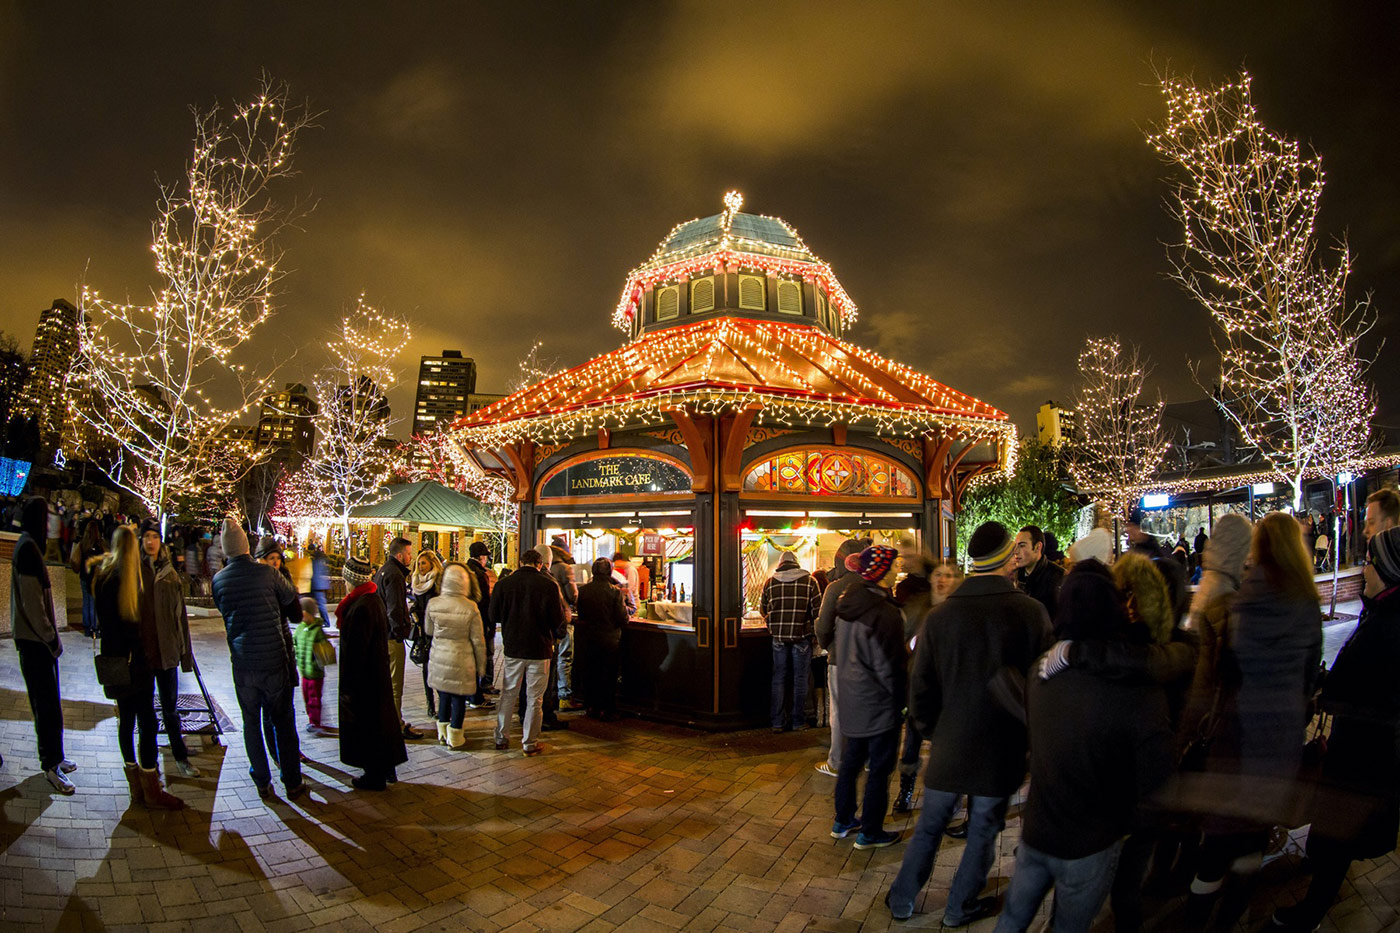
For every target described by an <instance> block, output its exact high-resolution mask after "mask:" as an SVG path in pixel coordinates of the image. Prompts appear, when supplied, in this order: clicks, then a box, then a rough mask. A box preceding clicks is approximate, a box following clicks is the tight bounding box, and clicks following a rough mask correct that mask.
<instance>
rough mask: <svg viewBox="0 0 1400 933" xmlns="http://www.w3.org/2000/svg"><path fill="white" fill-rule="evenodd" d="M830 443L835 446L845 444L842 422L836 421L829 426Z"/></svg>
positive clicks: (843, 445) (844, 426)
mask: <svg viewBox="0 0 1400 933" xmlns="http://www.w3.org/2000/svg"><path fill="white" fill-rule="evenodd" d="M831 443H832V444H834V445H836V446H837V447H845V446H846V425H845V423H844V422H837V423H836V424H833V425H832V426H831Z"/></svg>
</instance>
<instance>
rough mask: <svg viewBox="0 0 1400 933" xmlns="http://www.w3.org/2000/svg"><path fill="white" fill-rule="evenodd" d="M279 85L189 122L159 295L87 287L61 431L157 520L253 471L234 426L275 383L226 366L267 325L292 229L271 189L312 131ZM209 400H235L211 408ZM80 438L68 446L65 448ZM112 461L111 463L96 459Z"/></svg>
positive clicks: (159, 265)
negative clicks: (107, 293) (281, 235)
mask: <svg viewBox="0 0 1400 933" xmlns="http://www.w3.org/2000/svg"><path fill="white" fill-rule="evenodd" d="M310 119H311V118H310V116H309V115H308V114H307V113H306V112H305V110H304V109H302V108H299V107H293V106H289V104H288V100H287V89H286V87H285V86H283V85H275V84H271V83H269V82H266V81H265V82H264V84H263V87H262V89H261V91H260V93H259V94H258V96H257V97H256V98H255V99H254V100H252V101H251V102H250V103H248V104H246V105H244V106H241V107H239V108H237V109H236V110H235V111H234V112H233V113H232V114H231V115H230V116H229V117H228V118H227V119H223V118H221V116H220V114H219V112H218V110H217V109H213V110H209V111H205V112H201V113H197V114H196V116H195V142H194V155H193V158H192V159H191V160H190V162H189V165H188V169H187V177H186V183H185V185H184V186H182V187H178V188H177V187H175V186H164V187H162V189H161V193H160V198H159V200H158V204H157V210H158V213H157V218H156V222H155V224H154V241H153V244H152V252H153V253H154V254H155V257H156V258H155V263H156V271H157V273H158V275H159V277H160V280H161V283H162V284H161V285H160V286H159V287H158V288H156V289H155V290H154V294H153V301H152V303H151V304H149V305H138V304H128V303H122V302H113V301H109V300H107V299H105V298H103V297H102V296H101V295H100V294H99V293H98V291H97V290H96V289H93V288H89V287H87V286H84V287H83V289H82V292H81V296H80V301H79V322H78V352H77V355H76V358H75V361H74V366H73V370H72V372H71V374H70V383H69V385H70V387H71V391H69V392H68V394H67V405H68V415H69V424H70V425H71V427H72V428H73V429H74V430H75V432H76V433H77V434H78V435H79V437H81V435H83V434H88V435H90V436H91V437H92V438H93V440H94V441H95V443H87V444H84V445H83V446H85V447H86V448H88V450H89V453H91V454H94V455H95V456H97V465H98V466H99V467H101V468H102V469H103V470H104V471H105V472H107V473H108V475H109V476H110V477H111V478H112V480H113V481H115V482H116V483H118V484H119V485H121V486H123V487H124V488H126V489H128V490H130V491H131V492H133V493H135V494H136V495H137V496H139V497H140V498H141V500H142V501H143V502H144V503H145V505H146V507H147V508H148V509H149V510H150V511H151V512H152V514H155V515H158V516H162V517H163V516H164V515H165V514H166V512H167V505H168V503H169V502H170V500H171V499H172V497H173V496H176V495H179V494H189V495H206V496H221V495H224V494H226V493H227V491H228V489H229V487H230V486H231V485H232V483H233V482H235V481H236V479H237V478H238V476H239V475H240V474H242V473H243V472H245V471H246V470H247V469H248V467H250V466H251V465H252V464H253V463H254V462H255V461H256V460H257V459H258V454H257V453H256V452H255V451H254V450H253V449H252V447H251V445H250V444H249V443H248V441H249V439H248V438H246V437H239V436H237V434H238V432H237V431H235V430H234V429H233V425H234V422H235V421H236V420H237V419H238V418H240V417H241V416H243V415H245V414H247V413H248V412H249V411H250V410H251V409H252V408H253V406H254V405H255V404H256V403H257V401H258V400H259V399H261V398H262V396H263V395H264V394H266V392H267V391H268V389H269V388H270V386H271V382H270V380H268V379H265V378H258V377H256V376H254V375H253V374H251V373H249V372H248V371H247V370H246V369H245V367H244V366H243V365H240V364H237V363H235V362H233V356H234V353H235V351H236V350H237V349H238V348H239V347H241V346H242V345H243V343H244V342H245V341H247V340H248V338H249V337H250V336H251V335H252V334H253V333H254V332H255V331H256V330H257V329H258V327H260V326H261V325H262V324H263V322H264V321H266V320H267V318H268V316H269V315H270V314H271V313H272V298H273V294H274V289H275V286H276V285H277V283H278V282H279V281H280V279H281V277H282V275H283V273H282V271H281V268H280V266H279V259H280V257H281V253H280V251H279V250H278V249H277V247H276V243H275V235H276V233H277V232H278V231H279V230H280V228H281V227H282V225H283V224H284V223H285V222H286V220H287V217H286V215H285V213H284V212H283V211H280V210H279V209H278V208H277V207H276V206H275V204H274V202H273V200H272V198H271V194H270V190H271V188H272V187H273V186H274V185H275V184H276V183H277V182H278V181H280V180H281V179H282V178H285V177H287V176H288V175H290V174H291V164H290V158H291V154H292V152H293V150H294V148H295V143H296V139H297V136H298V135H299V133H300V132H301V130H302V129H304V128H305V127H306V126H308V125H309V122H310ZM210 394H215V395H218V396H219V397H220V398H224V399H236V401H234V402H233V403H232V404H216V403H215V402H214V401H213V400H212V399H211V398H210ZM77 440H78V438H68V439H67V444H68V446H69V447H70V449H71V448H72V446H73V442H74V441H77ZM102 448H107V449H109V450H110V451H111V456H110V457H109V458H106V457H103V456H102V455H101V449H102Z"/></svg>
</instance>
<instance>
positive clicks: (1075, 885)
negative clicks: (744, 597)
mask: <svg viewBox="0 0 1400 933" xmlns="http://www.w3.org/2000/svg"><path fill="white" fill-rule="evenodd" d="M1304 532H1305V528H1304V527H1303V523H1301V522H1300V521H1298V520H1297V519H1295V518H1294V517H1293V516H1291V515H1289V514H1286V513H1282V512H1274V513H1270V514H1269V515H1266V516H1265V517H1263V518H1262V519H1260V520H1259V521H1258V522H1253V523H1251V522H1250V521H1249V520H1248V519H1247V518H1245V517H1244V516H1243V515H1240V514H1235V513H1232V514H1228V515H1225V516H1223V517H1221V518H1220V519H1219V520H1217V521H1216V522H1215V524H1214V528H1213V530H1212V533H1211V534H1209V535H1200V536H1198V537H1197V540H1196V541H1195V542H1194V543H1195V545H1196V547H1195V550H1196V551H1197V552H1198V556H1197V560H1196V561H1194V563H1196V564H1197V565H1198V566H1197V567H1195V568H1193V566H1192V564H1193V561H1192V560H1190V559H1188V560H1182V559H1181V555H1180V554H1174V553H1173V551H1172V549H1169V548H1168V547H1166V546H1164V545H1162V544H1161V543H1159V542H1158V541H1157V539H1156V538H1154V537H1153V536H1151V535H1149V534H1146V533H1145V532H1144V531H1143V529H1142V527H1141V523H1140V519H1139V518H1138V516H1136V515H1135V516H1133V520H1131V521H1130V522H1129V523H1128V524H1127V538H1128V545H1129V546H1128V548H1127V550H1126V551H1125V552H1124V553H1123V554H1121V555H1118V556H1115V553H1114V552H1115V550H1116V548H1115V547H1114V543H1113V540H1112V537H1111V535H1110V534H1109V533H1108V532H1107V531H1106V530H1104V529H1096V530H1095V531H1093V532H1091V533H1090V534H1089V535H1087V536H1086V537H1085V538H1083V539H1081V540H1080V541H1077V542H1075V543H1074V545H1072V546H1071V547H1070V549H1069V553H1068V555H1064V556H1062V557H1059V558H1058V559H1057V555H1056V554H1055V552H1054V542H1053V539H1048V538H1047V536H1046V535H1045V534H1044V533H1043V532H1042V531H1041V529H1039V528H1037V527H1035V526H1026V527H1024V528H1022V529H1020V531H1019V532H1017V533H1014V534H1013V533H1012V532H1011V531H1010V530H1009V529H1007V528H1005V527H1004V526H1002V525H1001V524H999V523H996V522H989V523H986V524H984V525H982V526H981V527H979V528H978V529H977V530H976V531H975V532H974V533H973V535H972V536H971V539H970V540H969V542H968V548H967V550H968V556H969V558H970V563H971V568H970V570H971V572H970V575H969V576H968V577H967V578H966V579H965V580H962V579H961V578H960V571H959V569H958V568H957V567H955V566H953V565H950V564H947V563H939V562H935V561H934V560H933V559H932V558H931V557H930V556H929V555H928V554H926V553H925V554H921V553H918V552H916V551H912V550H905V551H904V552H903V553H901V551H900V550H899V549H896V548H893V547H888V546H884V545H876V544H872V542H871V541H870V540H868V539H867V540H859V539H852V540H850V541H847V542H845V543H844V544H843V545H842V546H841V547H840V549H839V550H838V551H837V554H836V560H835V564H834V566H833V567H832V568H830V569H829V570H826V571H825V572H824V574H823V576H824V577H825V578H826V580H827V585H826V588H825V591H824V592H821V593H820V596H819V597H818V599H817V601H816V603H815V605H814V604H813V603H812V600H811V599H810V598H809V593H810V590H809V589H806V588H805V587H806V583H805V582H804V581H806V580H811V579H812V575H808V576H807V577H803V576H802V575H801V574H798V573H796V572H795V571H794V570H793V569H792V568H793V566H794V564H795V560H794V559H793V558H791V557H790V556H788V555H783V556H782V557H781V558H780V560H779V562H778V564H777V570H776V572H775V573H774V575H773V577H772V578H771V579H770V580H769V581H768V583H767V584H765V591H764V606H765V612H766V614H767V620H768V624H769V630H770V633H771V634H772V637H773V640H774V656H775V658H778V657H779V656H780V655H781V656H784V657H785V659H791V660H795V659H797V658H800V657H801V656H802V655H803V654H804V653H805V652H806V651H808V650H815V651H816V652H817V654H818V656H819V660H820V661H821V662H822V665H821V666H822V667H823V668H824V670H825V674H826V683H827V687H828V689H827V695H828V702H829V703H830V705H831V711H830V716H829V720H830V724H831V731H832V740H831V749H830V754H829V756H828V758H827V759H826V760H825V761H822V762H819V763H818V764H817V765H816V768H817V770H818V771H819V772H821V773H823V774H827V775H832V776H834V777H835V778H836V785H835V788H834V792H833V800H832V803H833V811H834V812H833V822H832V828H831V835H832V837H833V838H836V839H846V838H853V839H854V845H855V847H856V848H857V849H871V848H883V847H886V846H890V845H894V844H897V843H900V842H905V843H906V845H905V850H904V854H903V860H902V863H901V866H900V870H899V873H898V875H897V876H896V878H895V880H894V882H893V883H892V884H891V885H890V888H889V890H888V892H887V894H886V897H885V904H886V905H887V906H888V908H889V910H890V913H891V915H892V916H893V917H894V918H895V919H897V920H902V919H907V918H909V917H911V916H912V915H913V913H914V910H915V907H916V904H917V903H918V901H919V898H920V895H921V892H922V891H923V889H924V887H925V885H926V884H927V883H928V880H929V878H930V876H931V874H932V870H933V866H934V864H935V861H936V858H937V855H938V851H939V847H940V843H941V841H942V839H943V837H944V836H945V835H948V836H956V837H962V838H965V839H966V844H965V846H964V848H963V850H962V854H961V856H960V858H959V862H958V865H957V868H956V870H955V871H954V873H953V876H952V881H951V885H950V890H949V894H948V899H947V903H946V905H945V906H944V909H943V917H942V922H943V926H945V927H950V928H956V927H961V926H965V925H967V924H969V923H971V922H972V921H974V920H977V919H979V918H982V917H986V916H991V915H994V914H999V916H998V917H997V926H996V929H997V930H998V931H1016V930H1025V929H1026V928H1027V927H1028V926H1029V925H1030V923H1031V922H1032V920H1033V919H1034V917H1035V916H1036V914H1037V912H1038V911H1039V909H1040V907H1041V904H1042V902H1043V901H1044V899H1045V897H1046V896H1047V895H1048V894H1049V892H1050V891H1051V890H1053V891H1054V901H1053V908H1052V916H1053V920H1052V928H1053V929H1054V930H1056V931H1072V930H1087V929H1088V928H1089V926H1090V924H1091V923H1092V921H1093V920H1094V918H1095V917H1096V916H1097V915H1098V913H1099V912H1100V910H1101V909H1102V908H1103V906H1104V904H1105V903H1108V904H1109V906H1110V909H1111V911H1112V915H1113V919H1114V923H1115V928H1116V929H1119V930H1136V929H1139V928H1141V926H1142V924H1143V923H1144V908H1143V893H1144V891H1146V892H1149V893H1151V894H1153V895H1156V896H1159V897H1168V896H1171V895H1175V894H1185V895H1186V906H1185V908H1184V916H1185V918H1186V922H1187V925H1188V926H1189V928H1191V929H1222V930H1223V929H1231V928H1233V926H1234V925H1235V923H1237V922H1238V920H1239V919H1240V917H1241V916H1242V915H1243V912H1244V910H1245V909H1246V908H1247V906H1248V904H1249V901H1250V897H1251V894H1252V892H1253V889H1254V884H1255V880H1256V878H1257V873H1258V871H1259V868H1260V866H1261V865H1262V864H1263V860H1264V856H1265V854H1266V850H1268V848H1269V847H1270V845H1271V844H1272V842H1273V840H1275V839H1276V838H1277V836H1276V833H1275V831H1276V830H1277V829H1278V828H1280V827H1285V828H1286V827H1296V826H1302V825H1305V824H1309V823H1310V824H1311V831H1310V833H1309V836H1308V842H1307V855H1308V858H1309V861H1310V863H1311V865H1312V876H1311V879H1310V884H1309V887H1308V891H1307V894H1306V896H1305V897H1304V898H1303V900H1302V901H1301V902H1299V903H1298V904H1296V905H1292V906H1287V907H1281V908H1279V909H1278V910H1277V911H1275V913H1274V914H1273V918H1272V924H1273V926H1274V928H1276V929H1279V930H1314V929H1316V928H1317V926H1318V925H1319V923H1320V922H1321V920H1322V918H1323V917H1324V915H1325V914H1326V913H1327V911H1328V910H1329V908H1330V907H1331V905H1332V903H1333V901H1334V900H1335V898H1336V896H1337V894H1338V891H1339V890H1340V887H1341V885H1342V881H1343V879H1344V878H1345V876H1346V873H1347V871H1348V869H1349V867H1350V865H1351V863H1352V862H1353V861H1355V860H1358V859H1367V858H1374V857H1377V856H1380V855H1383V854H1385V853H1387V852H1389V851H1391V850H1392V849H1394V848H1395V846H1396V836H1397V832H1400V731H1397V730H1400V681H1397V678H1396V677H1395V676H1394V671H1395V670H1396V669H1397V666H1400V621H1397V616H1400V498H1398V497H1397V496H1396V493H1395V492H1394V491H1393V490H1383V491H1381V492H1378V493H1376V494H1375V495H1373V496H1372V497H1371V498H1370V500H1369V501H1368V503H1367V521H1366V525H1365V528H1364V529H1363V534H1364V535H1365V536H1366V539H1367V563H1366V565H1365V567H1364V570H1363V573H1364V582H1365V589H1364V595H1363V606H1364V609H1363V612H1362V615H1361V618H1360V621H1359V623H1358V625H1357V627H1356V629H1355V631H1354V633H1353V634H1352V635H1351V637H1350V639H1349V640H1348V641H1347V643H1346V645H1345V646H1344V647H1343V649H1342V651H1341V653H1340V655H1339V656H1338V657H1337V659H1336V661H1335V663H1334V664H1333V665H1332V667H1331V670H1330V671H1329V670H1327V669H1325V668H1324V667H1323V665H1322V663H1321V660H1322V622H1323V620H1322V615H1321V609H1320V598H1319V593H1318V589H1317V585H1316V583H1315V580H1314V570H1315V566H1314V563H1313V559H1312V555H1311V554H1309V553H1308V551H1307V547H1306V545H1305V539H1304ZM1178 550H1179V549H1178ZM1189 553H1190V552H1189V551H1188V556H1189ZM901 566H902V569H903V572H904V573H903V577H902V578H901V579H898V583H896V579H897V577H898V573H897V572H898V571H899V570H900V569H901ZM1193 570H1196V571H1198V580H1199V582H1198V585H1197V586H1196V588H1195V591H1194V593H1192V591H1191V588H1190V586H1189V585H1188V580H1189V578H1190V575H1191V573H1192V571H1193ZM811 587H812V588H818V589H819V585H818V583H816V582H815V581H813V582H812V583H811ZM799 597H801V598H799ZM775 622H777V625H776V626H775V624H774V623H775ZM802 642H806V644H805V645H804V644H801V643H802ZM794 643H798V644H797V645H796V647H793V645H794ZM790 680H791V681H792V683H793V688H794V692H793V694H791V696H789V694H788V693H787V688H788V683H789V680H788V679H785V678H783V677H780V676H779V667H778V665H777V664H775V666H774V680H773V727H774V728H775V729H781V728H785V727H786V724H787V722H788V721H789V719H791V720H793V721H796V720H797V719H800V718H802V717H803V706H802V697H803V692H802V691H803V689H804V686H805V685H804V684H802V683H801V682H800V681H799V679H798V678H796V677H792V678H791V679H790ZM789 701H790V705H791V709H792V714H791V716H790V717H789V716H788V714H787V712H786V711H787V710H788V708H789ZM793 728H798V726H793ZM901 736H902V740H901ZM1319 736H1325V739H1319ZM924 743H927V747H928V753H927V764H926V765H925V767H924V778H923V792H922V802H921V804H919V807H920V813H919V817H918V821H917V823H916V825H915V827H914V828H913V830H912V831H911V832H910V834H909V836H908V838H907V839H902V838H901V834H900V833H897V832H893V831H890V830H887V829H886V828H885V825H884V824H885V818H886V814H887V810H888V809H889V791H890V779H891V777H892V776H893V774H894V771H895V768H896V764H898V767H899V771H900V784H899V790H898V792H897V795H896V799H895V801H894V806H893V808H892V809H893V812H896V813H899V812H908V811H909V810H910V809H911V808H913V807H914V802H913V800H912V798H913V796H914V790H915V788H914V780H915V775H916V774H917V769H918V763H919V760H920V750H921V747H922V746H923V744H924ZM1027 779H1028V784H1027ZM862 780H863V781H864V789H863V792H860V793H858V788H859V785H860V783H861V781H862ZM1027 787H1028V790H1027V792H1026V796H1025V799H1024V805H1023V807H1022V809H1021V814H1020V816H1021V839H1020V843H1019V845H1018V847H1017V852H1016V862H1015V868H1014V871H1013V874H1012V877H1011V882H1010V885H1009V887H1008V889H1007V890H1006V891H1005V894H1004V896H1003V897H993V896H987V895H984V894H983V890H984V888H985V886H986V882H987V877H988V873H989V871H990V869H991V866H992V865H993V864H994V862H995V857H996V851H997V850H996V840H997V837H998V835H999V834H1000V833H1001V832H1002V830H1003V829H1004V828H1005V825H1006V820H1007V816H1008V811H1009V808H1010V806H1011V803H1012V801H1013V799H1015V798H1016V796H1017V794H1018V792H1019V791H1021V790H1022V789H1023V788H1027ZM960 812H961V813H962V814H964V816H963V818H961V819H958V818H957V816H958V814H959V813H960Z"/></svg>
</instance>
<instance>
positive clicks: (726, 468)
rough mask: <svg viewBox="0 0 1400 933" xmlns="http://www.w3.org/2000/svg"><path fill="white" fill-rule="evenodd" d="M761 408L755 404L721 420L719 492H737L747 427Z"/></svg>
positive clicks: (747, 433) (742, 464) (747, 432)
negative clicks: (721, 451)
mask: <svg viewBox="0 0 1400 933" xmlns="http://www.w3.org/2000/svg"><path fill="white" fill-rule="evenodd" d="M762 408H763V406H762V405H760V404H758V403H757V402H753V403H751V404H749V405H746V406H745V407H744V408H742V409H740V410H739V411H737V412H735V413H734V414H732V415H725V416H724V418H723V419H721V422H720V424H721V430H722V432H723V439H722V440H721V444H723V450H724V452H723V455H722V456H721V458H720V491H721V492H738V491H739V487H740V485H741V484H742V482H743V477H742V476H740V475H739V473H740V471H741V470H742V469H743V468H744V444H745V443H746V442H747V441H748V437H749V427H750V426H751V425H752V424H753V419H754V418H755V417H756V416H757V415H758V413H759V411H760V410H761V409H762Z"/></svg>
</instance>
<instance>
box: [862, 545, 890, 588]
mask: <svg viewBox="0 0 1400 933" xmlns="http://www.w3.org/2000/svg"><path fill="white" fill-rule="evenodd" d="M898 556H899V551H897V550H895V549H894V548H892V547H890V546H889V545H885V544H877V545H874V546H873V547H868V548H866V549H865V550H863V551H861V552H860V554H859V555H858V559H859V562H860V565H859V569H858V570H857V571H856V572H857V573H859V574H860V575H861V576H862V577H864V578H865V579H866V580H867V581H869V582H870V583H879V582H880V581H881V580H883V579H885V574H887V573H889V572H890V568H891V567H893V566H894V559H895V558H896V557H898Z"/></svg>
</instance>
